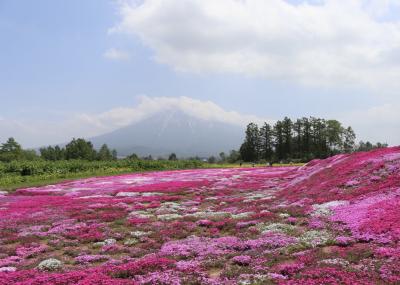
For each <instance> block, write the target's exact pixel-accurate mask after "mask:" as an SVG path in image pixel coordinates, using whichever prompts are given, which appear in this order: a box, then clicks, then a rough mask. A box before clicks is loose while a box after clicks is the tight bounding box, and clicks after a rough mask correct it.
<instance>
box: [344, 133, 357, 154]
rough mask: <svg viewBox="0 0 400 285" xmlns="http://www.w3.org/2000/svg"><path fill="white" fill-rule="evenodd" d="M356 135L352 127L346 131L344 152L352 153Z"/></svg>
mask: <svg viewBox="0 0 400 285" xmlns="http://www.w3.org/2000/svg"><path fill="white" fill-rule="evenodd" d="M355 140H356V134H355V133H354V131H353V129H352V128H351V127H348V128H347V129H346V130H345V131H344V141H343V151H344V152H346V153H350V152H352V151H353V150H354V146H355Z"/></svg>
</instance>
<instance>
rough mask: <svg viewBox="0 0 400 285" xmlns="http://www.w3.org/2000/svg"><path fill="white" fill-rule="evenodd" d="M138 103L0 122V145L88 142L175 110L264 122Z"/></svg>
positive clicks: (177, 105)
mask: <svg viewBox="0 0 400 285" xmlns="http://www.w3.org/2000/svg"><path fill="white" fill-rule="evenodd" d="M138 99H139V102H138V104H137V105H136V106H133V107H120V108H113V109H111V110H109V111H106V112H102V113H97V114H88V113H83V114H72V115H70V116H69V118H67V119H61V120H58V121H57V120H54V121H35V120H27V119H19V120H15V119H4V120H0V141H3V140H5V139H6V138H7V137H10V136H14V137H16V139H17V140H18V141H20V142H21V143H22V144H23V145H24V146H25V147H36V146H40V145H43V144H54V143H61V142H66V141H68V140H70V139H71V138H72V137H85V138H88V137H92V136H96V135H99V134H102V133H106V132H109V131H112V130H115V129H118V128H121V127H123V126H126V125H129V124H133V123H138V122H140V121H141V120H143V119H146V118H148V117H150V116H152V115H154V114H156V113H159V112H163V111H169V110H170V111H174V110H179V111H182V112H184V113H186V114H188V115H191V116H194V117H196V118H200V119H204V120H210V121H218V122H225V123H230V124H233V125H239V126H245V125H246V124H247V123H249V122H250V121H253V122H257V123H261V122H263V121H266V120H268V119H266V118H260V117H257V116H252V115H243V114H240V113H238V112H235V111H226V110H224V109H223V108H221V107H220V106H218V105H217V104H215V103H213V102H211V101H201V100H196V99H192V98H188V97H148V96H140V97H139V98H138ZM268 121H270V120H268ZM60 130H62V131H61V132H60Z"/></svg>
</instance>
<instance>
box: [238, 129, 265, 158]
mask: <svg viewBox="0 0 400 285" xmlns="http://www.w3.org/2000/svg"><path fill="white" fill-rule="evenodd" d="M259 146H260V134H259V130H258V126H257V125H256V124H255V123H250V124H248V125H247V128H246V137H245V139H244V142H243V144H242V145H241V147H240V155H241V157H242V159H243V160H244V161H257V160H258V158H259Z"/></svg>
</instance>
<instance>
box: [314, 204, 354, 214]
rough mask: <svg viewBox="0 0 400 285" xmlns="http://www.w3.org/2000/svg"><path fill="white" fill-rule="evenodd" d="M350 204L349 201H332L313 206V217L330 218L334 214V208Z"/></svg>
mask: <svg viewBox="0 0 400 285" xmlns="http://www.w3.org/2000/svg"><path fill="white" fill-rule="evenodd" d="M348 203H349V202H348V201H330V202H327V203H323V204H314V205H312V208H313V212H312V213H311V216H314V217H315V216H320V217H321V216H323V217H326V216H330V215H332V214H333V210H332V208H333V207H337V206H342V205H347V204H348Z"/></svg>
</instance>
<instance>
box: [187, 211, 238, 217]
mask: <svg viewBox="0 0 400 285" xmlns="http://www.w3.org/2000/svg"><path fill="white" fill-rule="evenodd" d="M231 215H232V214H231V213H229V212H196V213H193V214H187V215H185V217H195V218H199V219H223V218H229V217H230V216H231Z"/></svg>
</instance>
